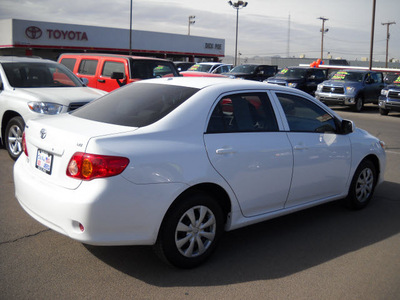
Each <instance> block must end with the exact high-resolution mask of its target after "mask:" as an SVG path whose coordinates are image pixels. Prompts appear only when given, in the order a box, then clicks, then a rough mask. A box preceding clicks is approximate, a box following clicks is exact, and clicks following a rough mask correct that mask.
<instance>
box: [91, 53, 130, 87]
mask: <svg viewBox="0 0 400 300" xmlns="http://www.w3.org/2000/svg"><path fill="white" fill-rule="evenodd" d="M100 70H101V73H100V76H99V78H98V79H97V88H98V89H101V90H104V91H107V92H111V91H113V90H115V89H117V88H119V87H120V86H119V84H118V82H117V80H115V79H112V78H111V75H112V73H114V72H118V73H122V74H124V79H123V80H121V81H123V82H126V75H125V74H128V64H127V61H126V60H125V59H123V60H120V59H118V60H117V59H113V58H109V59H108V58H107V59H105V60H104V61H103V65H102V66H101V68H100Z"/></svg>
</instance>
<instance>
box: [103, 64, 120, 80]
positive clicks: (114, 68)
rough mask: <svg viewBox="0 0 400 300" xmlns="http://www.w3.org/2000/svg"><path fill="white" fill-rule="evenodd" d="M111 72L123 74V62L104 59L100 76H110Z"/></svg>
mask: <svg viewBox="0 0 400 300" xmlns="http://www.w3.org/2000/svg"><path fill="white" fill-rule="evenodd" d="M113 72H119V73H122V74H125V67H124V64H123V63H120V62H116V61H105V62H104V66H103V71H102V72H101V76H105V77H111V75H112V73H113Z"/></svg>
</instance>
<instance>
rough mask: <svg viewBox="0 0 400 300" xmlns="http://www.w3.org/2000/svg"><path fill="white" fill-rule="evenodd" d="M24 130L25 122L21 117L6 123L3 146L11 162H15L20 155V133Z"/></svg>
mask: <svg viewBox="0 0 400 300" xmlns="http://www.w3.org/2000/svg"><path fill="white" fill-rule="evenodd" d="M24 129H25V122H24V120H23V119H22V118H21V117H14V118H12V119H11V120H10V121H8V123H7V126H6V131H5V138H4V145H5V147H6V149H7V152H8V154H9V155H10V157H11V158H12V159H13V160H17V158H18V157H19V156H20V155H21V153H22V133H23V132H24Z"/></svg>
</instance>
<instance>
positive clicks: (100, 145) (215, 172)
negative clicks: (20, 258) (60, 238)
mask: <svg viewBox="0 0 400 300" xmlns="http://www.w3.org/2000/svg"><path fill="white" fill-rule="evenodd" d="M44 134H45V135H44ZM23 144H24V154H23V156H21V157H20V158H19V159H18V160H17V162H16V164H15V166H14V182H15V194H16V197H17V199H18V201H19V203H20V204H21V206H22V207H23V208H24V209H25V210H26V212H27V213H28V214H30V215H31V216H32V217H33V218H35V219H36V220H38V221H39V222H41V223H42V224H44V225H46V226H48V227H50V228H52V229H53V230H55V231H58V232H60V233H62V234H64V235H67V236H69V237H71V238H73V239H75V240H78V241H81V242H83V243H86V244H93V245H154V247H155V249H156V252H157V253H158V254H159V255H160V257H161V258H162V259H164V260H165V261H167V262H168V263H170V264H172V265H175V266H177V267H182V268H190V267H195V266H197V265H199V264H201V263H203V262H204V261H205V260H206V259H207V258H208V257H209V256H210V255H211V254H212V252H213V251H214V250H215V248H216V246H217V243H218V240H219V239H220V238H221V234H222V233H223V232H224V231H225V230H228V231H229V230H233V229H236V228H240V227H243V226H246V225H250V224H254V223H257V222H261V221H265V220H268V219H271V218H274V217H278V216H282V215H284V214H288V213H292V212H295V211H298V210H301V209H306V208H309V207H311V206H314V205H318V204H321V203H326V202H329V201H334V200H338V199H343V198H344V199H345V203H346V204H347V205H348V206H349V207H351V208H354V209H360V208H363V207H365V206H366V205H367V204H368V203H369V201H370V200H371V197H372V195H373V192H374V188H375V186H376V185H377V184H378V183H380V182H381V181H382V180H383V174H384V171H385V160H386V158H385V157H386V156H385V151H384V148H383V142H381V141H379V140H378V139H377V138H375V137H373V136H371V135H370V134H368V133H367V132H366V131H364V130H362V129H357V128H355V126H354V123H353V122H351V121H349V120H343V119H342V118H341V117H340V116H339V115H337V114H336V113H335V112H333V111H332V110H330V109H329V108H328V107H326V106H325V105H323V104H322V103H321V102H319V101H317V100H316V99H315V98H313V97H312V96H310V95H308V94H306V93H304V92H302V91H299V90H296V89H292V88H287V87H280V86H277V85H267V84H265V83H261V82H253V81H249V80H231V79H227V78H183V77H180V78H163V79H150V80H144V81H140V82H137V83H135V84H131V85H127V86H125V87H123V88H120V89H118V90H116V91H114V92H112V93H110V94H108V95H106V96H104V97H102V98H100V99H98V100H96V101H94V102H92V103H90V104H88V105H87V106H84V107H82V108H81V109H79V110H77V111H74V112H72V113H70V114H65V115H63V116H60V117H58V118H57V119H52V118H46V119H41V120H30V121H29V122H28V126H27V128H26V129H25V135H24V140H23ZM226 255H229V254H226Z"/></svg>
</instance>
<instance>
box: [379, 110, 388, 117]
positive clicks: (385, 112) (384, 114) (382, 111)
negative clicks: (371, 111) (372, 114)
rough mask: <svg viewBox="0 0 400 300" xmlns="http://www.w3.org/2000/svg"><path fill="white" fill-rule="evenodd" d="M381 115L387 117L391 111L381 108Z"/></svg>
mask: <svg viewBox="0 0 400 300" xmlns="http://www.w3.org/2000/svg"><path fill="white" fill-rule="evenodd" d="M379 113H380V114H381V115H382V116H387V115H388V114H389V110H388V109H385V108H379Z"/></svg>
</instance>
